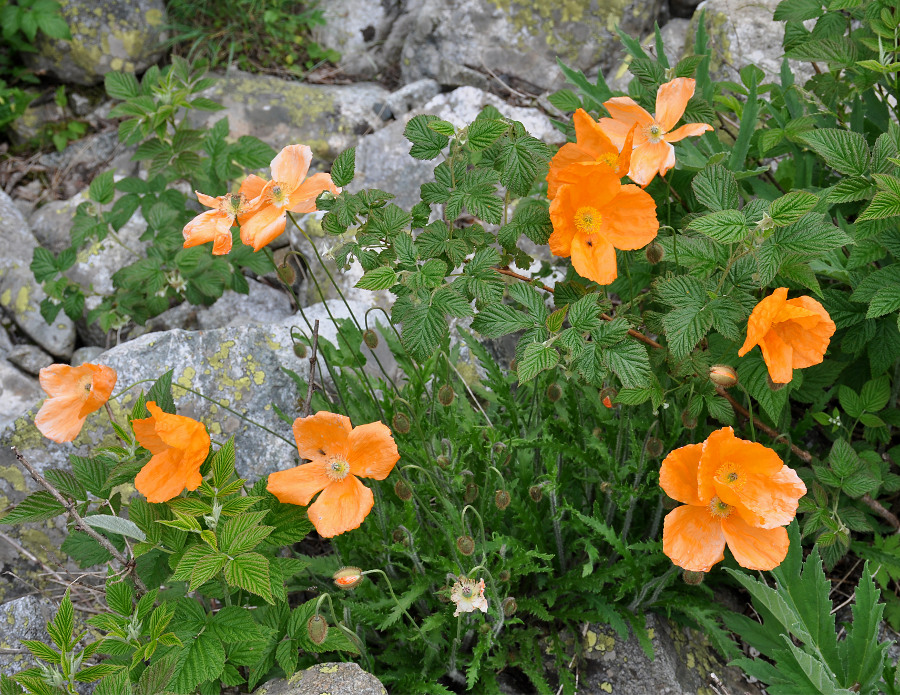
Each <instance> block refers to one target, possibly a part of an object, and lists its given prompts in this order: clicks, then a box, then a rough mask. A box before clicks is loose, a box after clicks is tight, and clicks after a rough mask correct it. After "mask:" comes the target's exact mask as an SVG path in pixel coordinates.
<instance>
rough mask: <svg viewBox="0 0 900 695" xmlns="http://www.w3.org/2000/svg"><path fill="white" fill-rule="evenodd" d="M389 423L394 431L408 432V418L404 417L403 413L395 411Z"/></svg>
mask: <svg viewBox="0 0 900 695" xmlns="http://www.w3.org/2000/svg"><path fill="white" fill-rule="evenodd" d="M391 425H393V427H394V432H397V433H399V434H408V433H409V418H408V417H406V415H404V414H403V413H397V414H395V415H394V417H393V419H392V420H391Z"/></svg>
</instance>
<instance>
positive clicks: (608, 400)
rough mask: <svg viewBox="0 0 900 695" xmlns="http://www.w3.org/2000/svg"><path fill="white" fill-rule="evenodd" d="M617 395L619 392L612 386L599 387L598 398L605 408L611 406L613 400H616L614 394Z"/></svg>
mask: <svg viewBox="0 0 900 695" xmlns="http://www.w3.org/2000/svg"><path fill="white" fill-rule="evenodd" d="M618 395H619V392H618V391H616V390H615V389H614V388H613V387H612V386H607V387H605V388H602V389H600V400H601V401H602V402H603V405H605V406H606V407H607V408H612V407H613V401H614V400H616V396H618Z"/></svg>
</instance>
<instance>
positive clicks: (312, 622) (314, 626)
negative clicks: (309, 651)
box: [306, 613, 328, 644]
mask: <svg viewBox="0 0 900 695" xmlns="http://www.w3.org/2000/svg"><path fill="white" fill-rule="evenodd" d="M306 634H307V635H309V639H310V641H312V643H313V644H322V643H323V642H324V641H325V640H326V639H328V621H326V620H325V618H323V617H322V616H321V615H319V614H318V613H316V614H315V615H314V616H313V617H312V618H310V619H309V622H308V623H306Z"/></svg>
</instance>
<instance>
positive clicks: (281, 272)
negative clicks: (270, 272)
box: [275, 261, 297, 285]
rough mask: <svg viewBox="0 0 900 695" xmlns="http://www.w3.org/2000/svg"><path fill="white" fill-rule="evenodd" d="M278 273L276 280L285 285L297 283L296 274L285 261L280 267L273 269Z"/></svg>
mask: <svg viewBox="0 0 900 695" xmlns="http://www.w3.org/2000/svg"><path fill="white" fill-rule="evenodd" d="M275 272H277V273H278V279H279V280H281V281H282V282H283V283H284V284H285V285H293V284H294V283H295V282H296V281H297V273H296V271H295V270H294V268H293V266H291V264H290V263H288V262H287V261H285V262H284V263H283V264H282V265H280V266H278V267H277V268H276V269H275Z"/></svg>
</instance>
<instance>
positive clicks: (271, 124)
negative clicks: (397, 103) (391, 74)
mask: <svg viewBox="0 0 900 695" xmlns="http://www.w3.org/2000/svg"><path fill="white" fill-rule="evenodd" d="M389 94H390V92H388V91H387V90H386V89H384V88H383V87H381V86H379V85H377V84H369V83H365V82H360V83H357V84H351V85H321V84H304V83H301V82H292V81H289V80H282V79H279V78H277V77H271V76H267V75H251V74H250V73H246V72H241V71H240V70H229V71H228V72H227V73H226V74H225V75H223V76H222V77H221V79H219V80H218V81H217V82H216V84H215V85H213V86H212V87H210V88H209V90H207V91H206V92H204V95H205V96H208V97H209V98H210V99H214V100H215V101H218V102H219V103H221V104H222V105H224V106H225V110H224V111H216V112H214V113H203V114H201V113H194V114H192V118H193V119H194V123H195V124H196V125H197V126H198V127H205V126H209V125H211V124H213V123H215V122H216V121H218V120H219V119H220V118H222V117H227V118H228V124H229V126H230V127H231V135H232V137H240V136H241V135H254V136H256V137H258V138H259V139H260V140H263V141H264V142H267V143H268V144H270V145H271V146H272V147H274V148H275V149H280V148H282V147H284V146H285V145H291V144H296V143H300V144H304V145H309V146H310V147H311V148H312V150H313V153H314V154H315V156H316V157H318V158H319V159H321V160H324V161H331V160H333V159H334V158H335V157H337V156H338V155H339V154H340V153H341V152H342V151H343V150H345V149H346V148H348V147H350V146H352V145H355V144H356V140H357V139H358V138H359V136H360V135H364V134H366V133H371V132H372V131H375V130H378V129H379V128H381V127H382V126H383V125H384V122H385V119H384V118H381V117H380V116H379V113H383V110H382V108H380V107H379V105H384V104H385V103H387V97H388V96H389Z"/></svg>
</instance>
